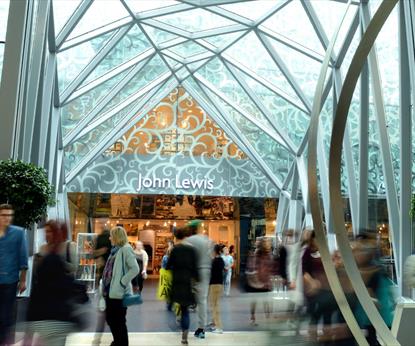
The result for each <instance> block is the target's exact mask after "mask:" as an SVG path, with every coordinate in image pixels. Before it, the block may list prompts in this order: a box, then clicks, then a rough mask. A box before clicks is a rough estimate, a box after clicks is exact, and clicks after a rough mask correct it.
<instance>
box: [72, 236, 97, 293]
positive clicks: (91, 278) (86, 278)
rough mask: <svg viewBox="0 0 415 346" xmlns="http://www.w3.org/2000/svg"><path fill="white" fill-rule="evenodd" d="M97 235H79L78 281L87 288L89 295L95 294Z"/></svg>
mask: <svg viewBox="0 0 415 346" xmlns="http://www.w3.org/2000/svg"><path fill="white" fill-rule="evenodd" d="M96 238H97V235H96V234H94V233H78V238H77V244H78V258H79V266H78V271H77V273H76V279H77V280H79V281H82V282H84V283H85V284H86V286H87V292H88V293H94V292H95V275H96V263H95V259H94V256H93V250H94V247H95V242H96Z"/></svg>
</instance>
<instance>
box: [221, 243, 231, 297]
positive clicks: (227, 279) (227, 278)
mask: <svg viewBox="0 0 415 346" xmlns="http://www.w3.org/2000/svg"><path fill="white" fill-rule="evenodd" d="M222 252H223V257H222V258H223V261H224V263H225V268H224V273H225V274H224V293H225V296H229V294H230V292H231V282H232V268H233V265H234V260H233V257H232V256H231V255H230V253H229V249H228V248H227V247H226V246H225V247H224V248H223V250H222Z"/></svg>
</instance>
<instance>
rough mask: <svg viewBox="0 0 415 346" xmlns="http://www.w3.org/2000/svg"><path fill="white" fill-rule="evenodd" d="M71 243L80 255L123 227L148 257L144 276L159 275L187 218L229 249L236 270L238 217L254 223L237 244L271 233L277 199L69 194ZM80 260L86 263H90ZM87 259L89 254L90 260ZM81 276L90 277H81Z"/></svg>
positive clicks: (237, 263) (273, 227)
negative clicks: (111, 230)
mask: <svg viewBox="0 0 415 346" xmlns="http://www.w3.org/2000/svg"><path fill="white" fill-rule="evenodd" d="M68 206H69V212H70V225H71V231H72V232H71V233H72V240H73V241H75V242H77V244H78V252H79V253H80V254H85V253H88V252H89V253H91V252H92V248H93V243H94V238H95V237H96V236H97V235H98V234H100V233H101V232H102V230H103V229H105V228H111V227H114V226H116V225H120V226H122V227H124V228H125V229H126V231H127V235H128V240H129V242H130V244H131V245H132V246H133V247H134V246H135V243H136V242H137V241H138V240H140V241H142V242H143V245H144V248H145V250H146V252H147V254H148V256H149V264H148V272H149V274H150V275H158V272H159V270H160V267H161V260H162V257H163V255H164V254H165V253H166V250H167V247H168V241H169V240H173V238H174V237H173V234H174V230H175V228H177V227H182V226H184V225H185V224H186V223H187V222H189V220H193V219H199V220H201V222H202V223H201V225H202V227H203V232H204V234H206V236H208V237H209V238H210V239H211V240H212V241H213V242H215V243H219V244H223V245H226V246H228V247H229V246H231V245H233V247H234V252H235V256H236V258H235V259H236V271H238V270H239V262H240V261H239V254H240V252H241V251H240V245H241V239H240V238H241V231H240V217H241V215H242V217H246V216H247V213H248V212H249V215H250V216H252V217H253V218H254V219H255V221H254V222H253V224H252V227H250V229H252V232H243V233H244V234H243V235H242V236H243V237H244V238H246V239H244V240H243V241H242V243H243V244H248V243H249V242H252V241H254V239H256V238H257V237H258V236H265V235H271V236H272V235H274V234H275V225H276V208H277V201H276V200H275V199H271V198H268V199H266V198H249V199H241V198H233V197H223V196H221V197H211V196H182V195H132V194H103V193H68ZM87 257H88V256H86V258H84V259H82V258H81V259H82V263H81V264H84V263H89V262H90V259H88V258H87ZM89 257H90V256H89ZM80 275H81V276H86V277H88V278H89V277H90V276H88V275H85V274H84V273H81V274H80Z"/></svg>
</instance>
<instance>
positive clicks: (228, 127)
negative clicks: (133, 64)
mask: <svg viewBox="0 0 415 346" xmlns="http://www.w3.org/2000/svg"><path fill="white" fill-rule="evenodd" d="M195 82H196V83H197V85H198V86H199V82H198V81H197V80H195ZM186 83H188V82H187V81H186V82H184V86H185V88H186V90H187V91H188V92H189V93H190V94H191V95H192V96H193V97H194V98H195V99H196V100H197V101H198V103H199V104H200V105H201V106H202V108H203V109H205V111H206V112H207V113H208V114H209V115H210V116H211V117H212V119H213V120H214V121H215V122H217V123H218V125H219V126H220V127H221V128H222V129H223V130H225V132H226V133H227V134H228V135H229V137H230V138H231V139H232V141H234V142H235V144H236V145H238V147H239V148H240V149H242V150H243V151H244V152H245V154H246V155H248V157H249V158H250V159H251V160H252V161H253V162H254V163H255V164H256V165H257V167H258V168H259V169H261V171H262V172H263V173H264V175H265V176H266V177H268V178H269V179H270V181H271V182H272V183H273V184H274V185H275V186H276V187H277V188H278V189H279V190H280V189H281V187H282V182H281V181H280V180H279V179H278V178H277V177H276V176H275V175H274V174H273V173H272V171H271V169H270V168H269V167H268V165H267V164H266V163H265V161H264V160H263V159H262V158H261V157H260V156H259V154H258V153H257V151H256V150H255V149H254V148H253V147H252V145H251V144H250V143H249V141H248V140H247V139H246V138H245V136H244V135H243V134H242V133H240V132H239V131H238V129H237V126H236V125H235V124H234V122H233V120H232V118H231V116H230V115H229V114H227V111H226V109H223V107H221V106H220V105H218V104H217V103H216V101H215V99H213V98H212V97H211V96H210V95H209V90H205V95H206V97H207V100H206V101H207V102H206V101H205V99H204V97H203V96H201V95H199V92H198V91H197V90H194V88H193V86H192V85H191V84H186ZM199 88H201V87H200V86H199ZM202 90H203V89H202ZM212 105H213V106H214V107H215V108H216V109H217V111H215V110H214V109H213V108H212ZM221 113H223V114H224V118H222V114H221Z"/></svg>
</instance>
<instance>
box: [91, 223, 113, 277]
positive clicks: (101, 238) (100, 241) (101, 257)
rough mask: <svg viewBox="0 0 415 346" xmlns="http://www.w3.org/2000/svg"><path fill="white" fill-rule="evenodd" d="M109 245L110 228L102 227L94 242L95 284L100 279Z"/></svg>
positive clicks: (109, 251)
mask: <svg viewBox="0 0 415 346" xmlns="http://www.w3.org/2000/svg"><path fill="white" fill-rule="evenodd" d="M111 247H112V245H111V240H110V230H109V228H104V229H103V230H102V232H101V233H100V234H99V235H98V237H97V241H96V243H95V248H94V252H93V255H94V258H95V263H96V266H97V272H96V278H97V285H98V284H99V280H101V277H102V273H103V271H104V268H105V264H106V263H107V260H108V257H109V256H110V253H111Z"/></svg>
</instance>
